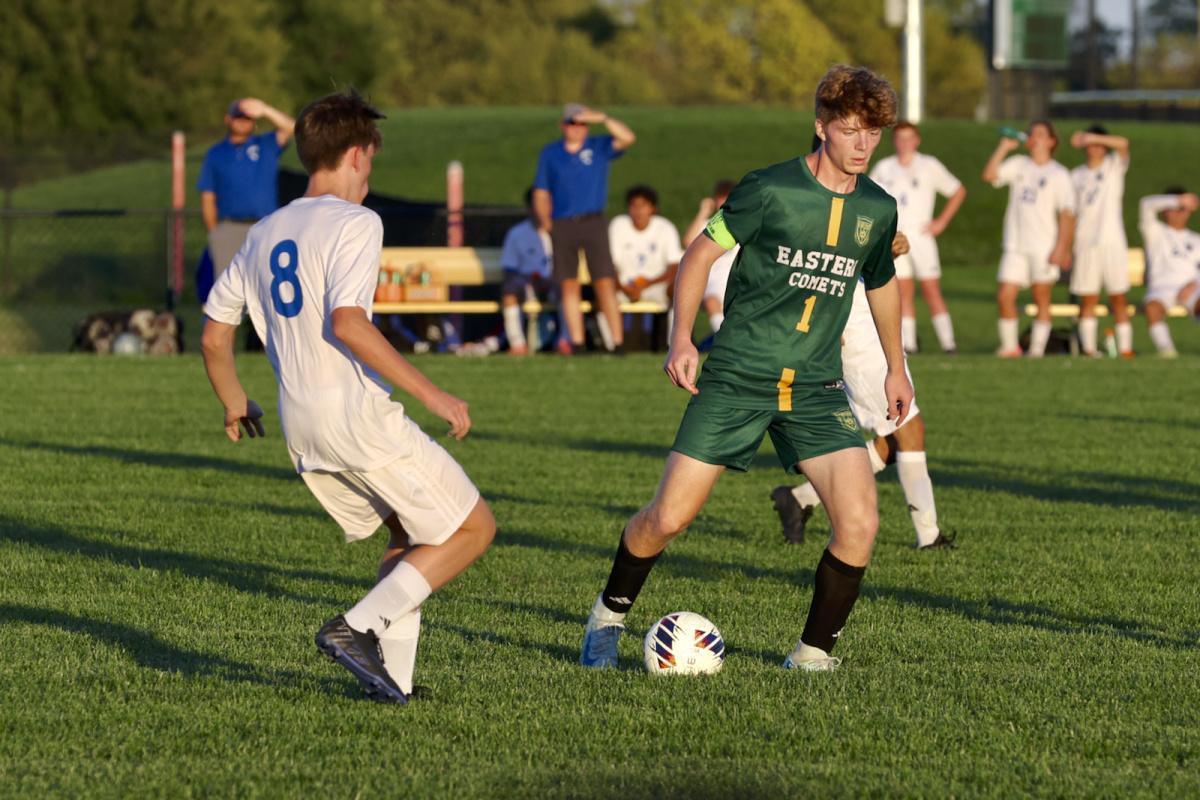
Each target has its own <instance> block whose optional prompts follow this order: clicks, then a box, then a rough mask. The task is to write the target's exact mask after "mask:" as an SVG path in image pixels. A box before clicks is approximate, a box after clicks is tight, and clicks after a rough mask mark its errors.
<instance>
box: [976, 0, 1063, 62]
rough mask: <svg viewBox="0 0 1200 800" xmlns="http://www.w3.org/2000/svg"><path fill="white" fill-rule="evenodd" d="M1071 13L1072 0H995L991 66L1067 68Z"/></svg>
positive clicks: (993, 5) (993, 6)
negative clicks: (1068, 20)
mask: <svg viewBox="0 0 1200 800" xmlns="http://www.w3.org/2000/svg"><path fill="white" fill-rule="evenodd" d="M1070 13H1071V0H993V2H992V68H993V69H997V70H1008V69H1035V70H1057V69H1065V68H1066V66H1067V59H1068V46H1067V33H1068V31H1067V17H1068V15H1069V14H1070Z"/></svg>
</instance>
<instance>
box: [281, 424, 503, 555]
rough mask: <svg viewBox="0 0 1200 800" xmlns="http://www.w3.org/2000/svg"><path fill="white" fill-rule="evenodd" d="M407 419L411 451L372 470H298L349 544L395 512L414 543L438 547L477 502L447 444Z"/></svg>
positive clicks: (473, 487)
mask: <svg viewBox="0 0 1200 800" xmlns="http://www.w3.org/2000/svg"><path fill="white" fill-rule="evenodd" d="M405 421H406V422H407V423H408V426H409V431H408V435H409V436H410V437H411V439H412V451H411V453H410V454H409V455H407V456H402V457H400V458H397V459H396V460H395V461H393V462H392V463H390V464H388V465H387V466H386V467H380V468H379V469H373V470H371V471H370V472H320V471H313V472H302V473H300V477H302V478H304V482H305V483H306V484H308V488H309V491H311V492H312V493H313V496H315V497H316V498H317V500H318V501H320V503H321V505H322V506H324V507H325V510H326V511H328V512H329V516H331V517H333V518H334V520H335V521H336V522H337V523H338V524H339V525H341V526H342V530H343V531H344V532H345V534H346V541H347V542H354V541H357V540H359V539H365V538H367V537H368V536H370V535H371V534H373V533H375V531H377V530H379V526H380V525H382V524H383V521H384V520H385V519H387V518H388V517H390V516H391V515H392V514H393V513H394V514H395V515H396V516H397V517H399V519H400V522H401V524H403V525H404V530H405V531H407V532H408V536H409V540H410V541H411V542H412V543H413V544H429V545H438V544H441V543H442V542H444V541H446V540H447V539H448V538H450V536H451V534H453V533H454V532H455V531H457V530H458V529H459V528H461V527H462V524H463V522H464V521H465V520H466V518H467V515H468V514H470V513H471V510H472V509H474V508H475V504H476V503H478V502H479V490H478V489H476V488H475V484H473V483H471V479H470V478H468V477H467V473H466V472H464V471H463V468H462V467H461V466H459V464H458V462H457V461H455V460H454V457H453V456H451V455H450V454H449V453H447V452H446V450H445V448H443V447H442V446H441V445H439V444H438V443H437V442H435V441H433V439H431V438H429V437H428V436H427V435H426V434H425V432H424V431H422V430H421V429H420V428H419V427H418V426H417V424H416V423H415V422H413V421H412V420H410V419H407V418H406V419H405Z"/></svg>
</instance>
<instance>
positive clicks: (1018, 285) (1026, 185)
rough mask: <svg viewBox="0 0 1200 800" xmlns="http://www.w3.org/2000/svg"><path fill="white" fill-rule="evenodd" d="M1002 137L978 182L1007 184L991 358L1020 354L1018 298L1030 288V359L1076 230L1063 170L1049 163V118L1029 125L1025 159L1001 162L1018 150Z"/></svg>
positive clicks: (1045, 334) (1041, 345) (1052, 142)
mask: <svg viewBox="0 0 1200 800" xmlns="http://www.w3.org/2000/svg"><path fill="white" fill-rule="evenodd" d="M1020 144H1021V143H1020V142H1018V141H1017V140H1016V139H1010V138H1008V137H1004V138H1002V139H1001V140H1000V143H999V144H997V145H996V149H995V151H994V152H993V153H992V156H991V158H989V159H988V162H987V165H986V166H984V168H983V179H984V180H985V181H986V182H988V183H990V184H992V185H993V186H995V187H997V188H999V187H1001V186H1008V187H1009V192H1008V208H1007V209H1005V212H1004V242H1003V245H1004V246H1003V254H1002V255H1001V256H1000V273H999V275H998V276H997V278H996V280H997V281H998V282H999V284H1000V288H999V290H998V291H997V293H996V303H997V305H998V306H999V309H1000V321H999V329H1000V349H999V350H997V351H996V355H998V356H1000V357H1002V358H1015V357H1018V356H1020V355H1021V346H1020V344H1018V342H1017V295H1018V294H1020V291H1021V289H1024V288H1026V287H1032V294H1033V301H1034V302H1035V303H1036V304H1037V319H1036V320H1034V323H1033V332H1032V334H1031V335H1030V337H1029V355H1030V356H1032V357H1034V358H1040V357H1041V356H1043V355H1045V353H1046V342H1047V340H1049V338H1050V289H1051V288H1052V287H1053V286H1054V282H1055V281H1057V280H1058V276H1059V274H1060V272H1059V271H1060V269H1070V267H1071V235H1072V233H1073V231H1074V228H1075V189H1074V187H1072V185H1071V176H1070V173H1068V172H1067V168H1066V167H1064V166H1063V165H1062V164H1059V163H1058V162H1057V161H1055V160H1054V148H1055V147H1057V146H1058V134H1056V133H1055V132H1054V126H1053V125H1051V124H1050V122H1049V121H1048V120H1037V121H1035V122H1033V123H1032V124H1031V125H1030V126H1029V136H1028V138H1027V139H1026V140H1025V148H1026V149H1027V150H1028V151H1029V155H1028V156H1022V155H1016V156H1013V157H1012V158H1006V156H1008V154H1009V153H1011V152H1012V151H1013V150H1015V149H1017V147H1019V146H1020Z"/></svg>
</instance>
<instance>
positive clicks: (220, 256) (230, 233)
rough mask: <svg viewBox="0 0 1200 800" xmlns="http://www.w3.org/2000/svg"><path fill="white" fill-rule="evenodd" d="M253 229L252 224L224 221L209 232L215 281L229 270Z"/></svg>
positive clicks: (209, 248)
mask: <svg viewBox="0 0 1200 800" xmlns="http://www.w3.org/2000/svg"><path fill="white" fill-rule="evenodd" d="M253 227H254V223H252V222H230V221H229V220H222V221H221V222H218V223H217V225H216V227H214V228H213V229H212V230H211V231H209V232H208V255H209V257H210V258H211V259H212V262H213V280H216V279H217V278H219V277H221V273H222V272H224V271H225V270H227V269H228V268H229V265H230V263H232V262H233V257H234V256H236V255H237V253H238V250H241V249H242V244H243V243H245V241H246V236H247V235H248V234H249V233H250V229H251V228H253Z"/></svg>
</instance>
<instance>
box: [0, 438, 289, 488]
mask: <svg viewBox="0 0 1200 800" xmlns="http://www.w3.org/2000/svg"><path fill="white" fill-rule="evenodd" d="M0 446H4V447H12V448H14V449H18V450H40V451H42V452H47V453H58V454H60V455H68V456H92V457H97V458H108V459H112V460H115V461H120V462H121V463H123V464H141V465H143V466H148V467H159V468H162V469H188V470H191V469H215V470H221V471H223V472H234V473H237V474H239V475H253V476H255V477H258V478H271V479H274V480H289V481H294V480H296V471H295V470H293V469H290V468H285V467H271V466H266V465H264V464H251V463H247V462H244V461H234V460H232V459H228V458H218V457H216V456H206V455H200V454H199V453H170V452H159V451H154V450H133V449H130V448H124V447H109V446H107V445H73V444H63V443H61V442H33V441H20V440H17V439H5V438H0Z"/></svg>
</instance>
